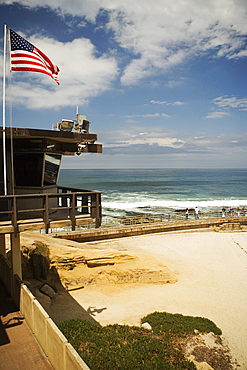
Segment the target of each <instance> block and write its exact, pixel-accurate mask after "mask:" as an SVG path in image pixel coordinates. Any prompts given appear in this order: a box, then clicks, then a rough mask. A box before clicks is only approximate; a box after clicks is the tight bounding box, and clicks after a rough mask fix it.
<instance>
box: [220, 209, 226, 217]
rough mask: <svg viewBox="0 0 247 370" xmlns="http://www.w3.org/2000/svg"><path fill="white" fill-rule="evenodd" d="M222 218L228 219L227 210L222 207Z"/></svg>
mask: <svg viewBox="0 0 247 370" xmlns="http://www.w3.org/2000/svg"><path fill="white" fill-rule="evenodd" d="M221 212H222V213H221V216H222V217H226V209H225V207H222V210H221Z"/></svg>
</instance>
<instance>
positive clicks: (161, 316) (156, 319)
mask: <svg viewBox="0 0 247 370" xmlns="http://www.w3.org/2000/svg"><path fill="white" fill-rule="evenodd" d="M144 322H148V323H149V324H150V325H151V326H152V329H153V332H154V333H155V334H157V335H162V334H163V333H166V334H176V335H181V336H182V335H188V334H192V333H194V330H198V331H199V332H201V333H209V332H213V333H214V334H216V335H221V334H222V331H221V330H220V329H219V328H218V327H217V326H216V325H215V324H214V323H213V322H212V321H211V320H209V319H206V318H203V317H193V316H184V315H181V314H170V313H167V312H154V313H151V314H149V315H147V316H146V317H144V318H143V319H142V323H144Z"/></svg>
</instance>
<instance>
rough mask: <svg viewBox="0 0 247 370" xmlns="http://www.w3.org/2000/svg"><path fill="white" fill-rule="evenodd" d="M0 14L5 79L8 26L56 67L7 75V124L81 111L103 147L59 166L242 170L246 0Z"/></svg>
mask: <svg viewBox="0 0 247 370" xmlns="http://www.w3.org/2000/svg"><path fill="white" fill-rule="evenodd" d="M0 21H1V25H2V35H1V49H0V52H1V54H0V58H1V59H0V63H1V66H0V67H1V70H0V73H1V75H2V70H3V68H2V65H3V26H4V24H7V25H8V26H9V27H10V28H11V29H13V30H14V31H15V32H17V33H19V34H20V35H21V36H23V37H24V38H26V39H27V40H28V41H30V42H31V43H33V44H34V45H35V46H37V47H38V48H39V49H41V50H42V51H43V52H44V53H46V54H47V55H48V56H49V57H50V58H51V59H52V60H53V61H54V63H55V64H57V65H58V66H59V68H60V70H61V71H60V73H59V80H60V82H61V85H60V86H57V84H56V83H55V82H54V81H53V80H52V79H51V78H50V77H49V76H46V75H43V74H39V73H33V72H12V73H11V74H10V75H9V79H8V81H9V82H8V86H9V88H8V91H7V96H8V99H9V102H8V104H7V112H9V111H10V107H12V116H13V118H12V125H13V126H14V127H32V128H43V129H51V128H52V125H53V124H56V123H57V122H59V121H60V120H61V119H62V118H67V119H75V113H76V107H77V106H78V107H79V113H80V114H83V115H86V116H87V119H88V120H89V121H90V122H91V125H90V131H91V132H93V133H97V134H98V142H99V143H102V144H103V154H82V155H81V156H75V157H64V159H63V165H62V168H92V169H94V168H173V167H176V168H183V167H186V168H234V167H238V168H246V163H247V126H246V124H247V87H246V86H247V83H246V82H247V3H246V1H245V0H214V1H211V0H204V1H203V2H201V1H198V0H177V1H174V0H156V1H155V2H154V3H152V2H150V1H149V0H136V1H133V0H131V1H130V0H114V1H113V0H74V1H72V2H70V1H67V0H52V1H51V0H39V1H38V0H20V1H12V0H5V1H4V0H0ZM8 124H9V120H8V113H7V125H8Z"/></svg>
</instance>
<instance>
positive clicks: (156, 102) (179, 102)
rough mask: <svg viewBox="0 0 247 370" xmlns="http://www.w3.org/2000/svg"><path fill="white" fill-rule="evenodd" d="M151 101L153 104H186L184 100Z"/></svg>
mask: <svg viewBox="0 0 247 370" xmlns="http://www.w3.org/2000/svg"><path fill="white" fill-rule="evenodd" d="M150 103H151V104H160V105H184V104H186V103H184V102H182V101H175V102H172V103H168V102H166V101H160V100H151V101H150Z"/></svg>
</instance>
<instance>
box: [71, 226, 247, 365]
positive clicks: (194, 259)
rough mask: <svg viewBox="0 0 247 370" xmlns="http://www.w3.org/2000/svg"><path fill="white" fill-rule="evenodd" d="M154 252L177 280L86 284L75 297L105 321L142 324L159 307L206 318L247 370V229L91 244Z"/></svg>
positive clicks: (99, 318)
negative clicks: (171, 281) (151, 282)
mask: <svg viewBox="0 0 247 370" xmlns="http://www.w3.org/2000/svg"><path fill="white" fill-rule="evenodd" d="M86 244H87V247H89V248H90V247H93V248H97V249H109V248H110V249H117V250H119V251H127V252H129V253H134V254H137V255H142V254H143V255H150V256H152V257H154V258H156V259H157V261H159V263H162V264H164V265H165V266H167V267H168V268H169V269H170V270H171V271H173V272H174V273H175V274H176V276H177V279H178V281H177V282H176V283H174V284H113V285H109V284H108V285H100V286H86V287H85V288H84V289H81V290H75V291H71V292H70V294H71V295H72V297H73V298H74V299H75V300H77V302H78V303H80V305H81V306H82V307H83V308H84V309H85V310H86V311H87V312H88V313H89V314H90V315H91V316H92V317H93V318H94V319H95V320H96V321H98V322H99V323H100V324H102V325H107V324H113V323H119V324H127V325H138V326H139V325H140V319H141V318H142V317H144V316H145V315H147V314H149V313H151V312H154V311H161V312H162V311H166V312H170V313H181V314H184V315H193V316H201V317H206V318H208V319H210V320H212V321H213V322H215V324H216V325H217V326H219V327H220V328H221V329H222V331H223V338H224V340H225V341H226V343H227V344H228V345H229V347H230V349H231V352H232V355H233V358H236V359H237V360H238V363H239V364H240V367H238V368H240V369H247V345H246V343H247V315H246V302H247V233H246V232H228V233H219V232H214V231H209V232H175V233H159V234H152V235H144V236H137V237H128V238H121V239H114V240H108V241H100V242H91V243H86Z"/></svg>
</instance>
